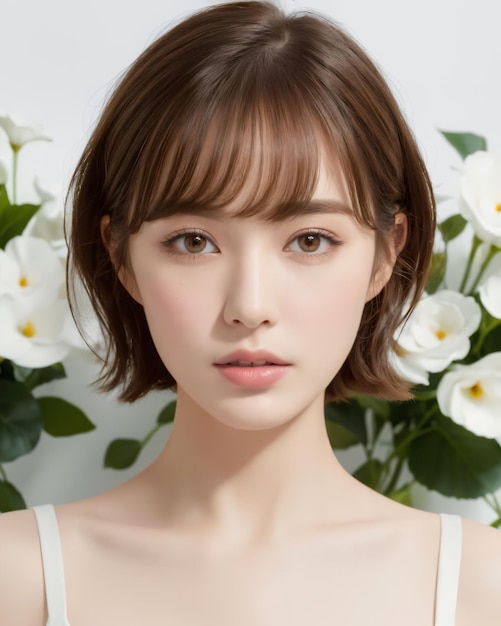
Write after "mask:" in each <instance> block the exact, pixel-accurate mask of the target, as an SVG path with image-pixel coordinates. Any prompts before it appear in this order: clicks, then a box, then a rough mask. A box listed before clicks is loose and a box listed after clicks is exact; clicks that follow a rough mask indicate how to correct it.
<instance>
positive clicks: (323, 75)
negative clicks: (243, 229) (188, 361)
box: [69, 1, 435, 402]
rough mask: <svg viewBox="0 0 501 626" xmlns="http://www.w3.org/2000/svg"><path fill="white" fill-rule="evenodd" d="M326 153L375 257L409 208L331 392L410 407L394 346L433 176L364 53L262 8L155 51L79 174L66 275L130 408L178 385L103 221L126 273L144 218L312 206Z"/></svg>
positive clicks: (413, 288)
mask: <svg viewBox="0 0 501 626" xmlns="http://www.w3.org/2000/svg"><path fill="white" fill-rule="evenodd" d="M320 145H321V146H322V149H323V150H325V151H326V152H327V156H328V155H329V152H330V154H332V155H336V157H337V158H338V159H339V162H340V164H341V167H342V170H343V173H344V175H345V178H346V181H347V185H348V189H349V193H350V197H351V202H352V205H353V210H354V212H355V216H356V218H357V219H358V221H359V222H360V223H361V224H363V225H365V226H367V227H369V228H372V229H374V230H375V231H376V241H377V251H379V252H377V254H378V253H379V254H381V251H383V253H384V251H385V249H386V248H385V241H386V240H387V236H388V234H389V233H391V232H392V228H393V226H394V222H395V214H396V213H397V212H399V211H401V212H404V213H405V214H406V216H407V221H408V233H409V234H408V238H407V241H406V244H405V246H404V248H403V250H402V251H401V253H400V254H399V256H398V258H397V261H396V265H395V268H394V271H393V274H392V277H391V278H390V280H389V282H388V283H387V285H386V286H385V287H384V289H383V290H382V291H381V293H380V294H379V295H378V296H376V297H375V298H373V299H372V300H371V301H370V302H368V303H367V305H366V307H365V310H364V313H363V316H362V320H361V326H360V329H359V333H358V336H357V338H356V340H355V343H354V345H353V348H352V350H351V352H350V354H349V356H348V358H347V360H346V362H345V363H344V365H343V366H342V368H341V370H340V371H339V373H338V374H337V375H336V377H335V378H334V380H333V381H332V382H331V384H330V385H329V387H328V389H327V398H328V399H335V400H340V399H345V398H347V397H349V396H350V395H351V394H353V393H366V394H370V395H375V396H378V397H384V398H387V399H404V398H408V397H409V391H408V383H406V382H405V381H403V380H402V379H401V378H400V377H399V375H398V374H397V373H396V372H395V371H394V369H393V367H392V365H391V362H390V351H391V350H392V349H394V347H395V342H394V334H395V330H396V328H397V326H398V325H399V323H401V321H402V319H403V317H404V316H405V313H406V311H407V313H408V312H409V311H410V308H409V306H406V305H408V304H409V302H410V307H411V308H412V307H413V306H414V305H415V303H416V302H417V300H418V298H419V296H420V294H421V291H422V289H423V286H424V282H425V278H426V273H427V269H428V266H429V263H430V258H431V253H432V242H433V236H434V231H435V206H434V201H433V193H432V189H431V184H430V181H429V177H428V174H427V172H426V168H425V166H424V164H423V161H422V159H421V156H420V154H419V150H418V149H417V146H416V143H415V140H414V138H413V136H412V133H411V131H410V130H409V128H408V126H407V124H406V122H405V120H404V118H403V116H402V113H401V111H400V110H399V107H398V105H397V103H396V101H395V99H394V97H393V95H392V94H391V92H390V90H389V88H388V86H387V84H386V82H385V80H384V78H383V77H382V75H381V73H380V71H379V70H378V69H377V67H376V66H375V65H374V63H373V62H372V61H371V60H370V59H369V58H368V56H367V54H366V53H365V52H364V51H363V50H362V49H361V47H360V46H359V45H358V44H357V43H355V42H354V41H353V39H351V38H350V37H349V36H348V35H347V34H346V33H345V32H344V31H343V30H342V29H340V28H339V27H338V26H337V25H336V24H335V23H333V22H332V21H330V20H329V19H327V18H325V17H322V16H319V15H316V14H313V13H310V12H303V13H296V14H293V15H286V14H284V13H283V12H282V11H281V10H280V9H279V8H277V7H276V6H274V5H273V4H271V3H268V2H259V1H251V2H235V3H226V4H221V5H217V6H214V7H211V8H208V9H206V10H202V11H200V12H198V13H196V14H194V15H192V16H191V17H189V18H188V19H186V20H185V21H183V22H181V23H179V24H178V25H176V26H175V27H174V28H173V29H172V30H170V31H169V32H167V33H166V34H164V35H163V36H162V37H160V38H159V39H158V40H157V41H155V42H154V43H153V44H152V45H151V46H150V47H149V48H148V49H147V50H146V51H145V52H144V53H143V54H142V55H141V56H140V57H139V58H138V59H137V60H136V61H135V63H134V64H133V65H132V66H131V67H130V69H129V70H128V71H127V72H126V73H125V75H124V77H123V78H122V80H121V81H120V82H119V84H118V86H117V87H116V89H115V91H114V93H113V95H112V96H111V98H110V100H109V102H108V104H107V105H106V107H105V109H104V112H103V114H102V117H101V119H100V121H99V123H98V124H97V127H96V129H95V131H94V133H93V135H92V137H91V139H90V141H89V143H88V145H87V147H86V149H85V152H84V154H83V156H82V158H81V160H80V162H79V164H78V167H77V169H76V172H75V174H74V176H73V179H72V183H71V186H70V195H69V197H71V198H72V205H73V212H72V222H71V235H70V241H69V248H70V269H71V270H72V271H75V272H76V273H77V274H78V275H79V277H80V278H81V279H82V280H83V284H84V286H85V289H86V291H87V293H88V294H89V296H90V299H91V302H92V303H93V306H94V308H95V311H96V313H97V316H98V319H99V321H100V323H101V326H102V328H103V331H104V337H105V341H106V348H105V354H104V355H103V356H102V358H103V369H102V372H101V377H100V378H99V381H98V382H99V383H100V387H101V388H102V389H103V390H111V389H114V388H117V387H118V388H120V396H119V397H120V398H121V399H122V400H125V401H130V402H132V401H134V400H136V399H137V398H139V397H140V396H142V395H144V394H146V393H147V392H148V391H150V390H151V389H162V388H169V387H173V386H174V385H175V380H174V379H173V378H172V376H171V375H170V373H169V372H168V371H167V370H166V368H165V366H164V365H163V363H162V361H161V360H160V357H159V356H158V354H157V351H156V349H155V346H154V344H153V341H152V339H151V336H150V332H149V329H148V325H147V322H146V319H145V315H144V312H143V309H142V307H141V306H140V305H139V304H138V303H137V302H135V301H134V300H133V299H132V297H131V296H130V295H129V293H128V292H127V291H126V290H125V289H124V287H123V286H122V284H121V283H120V281H119V280H118V277H117V272H116V268H115V267H114V266H113V265H112V263H111V260H110V257H109V254H108V251H107V250H106V248H105V246H104V245H103V242H102V240H101V235H100V220H101V217H102V216H103V215H109V216H110V229H111V233H112V237H113V240H114V242H116V251H117V259H116V260H115V261H116V262H118V264H119V265H126V264H127V263H128V257H127V250H128V245H127V244H128V238H129V236H130V235H131V234H132V233H135V232H137V231H138V230H139V228H140V226H141V224H142V222H143V221H145V220H153V219H156V218H159V217H162V216H167V215H172V214H175V213H177V212H186V211H189V209H190V207H192V208H193V207H196V208H197V210H199V209H200V208H203V207H211V208H214V207H221V206H225V205H227V204H228V203H230V202H232V201H233V200H235V199H236V198H239V197H240V195H242V194H241V191H242V189H243V188H244V186H250V187H251V188H252V193H249V194H247V193H246V194H245V196H246V197H247V198H249V199H252V201H251V202H247V203H246V205H245V206H242V207H241V210H240V211H239V213H238V214H239V215H244V216H247V215H256V214H262V215H264V216H265V217H266V218H267V219H271V220H277V219H283V218H285V217H287V215H288V214H290V210H291V207H294V210H295V211H297V209H298V205H300V206H306V204H307V202H308V200H309V199H310V198H311V196H312V193H313V191H314V189H315V184H316V181H317V177H318V170H319V161H320V152H321V150H320V148H319V146H320ZM239 194H240V195H239ZM72 276H73V274H72V272H70V273H69V277H70V279H69V281H70V282H69V287H70V289H69V291H70V293H71V292H72V289H71V287H72V285H73V284H74V281H72ZM71 299H72V304H73V306H72V308H73V310H76V304H75V298H74V297H73V296H71Z"/></svg>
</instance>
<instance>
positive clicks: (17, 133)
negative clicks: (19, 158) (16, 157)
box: [0, 115, 51, 150]
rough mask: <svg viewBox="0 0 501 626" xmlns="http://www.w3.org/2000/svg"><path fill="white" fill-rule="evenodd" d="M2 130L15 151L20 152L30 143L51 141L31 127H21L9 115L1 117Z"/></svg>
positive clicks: (0, 126) (0, 125)
mask: <svg viewBox="0 0 501 626" xmlns="http://www.w3.org/2000/svg"><path fill="white" fill-rule="evenodd" d="M0 128H3V130H4V131H5V133H6V135H7V137H8V139H9V143H10V145H11V146H12V148H13V149H14V150H19V149H20V148H22V147H23V146H24V144H25V143H28V142H30V141H51V139H50V138H49V137H46V136H45V135H42V133H40V132H38V131H37V130H36V129H34V128H31V127H30V126H19V125H18V124H16V123H15V122H14V121H13V120H12V119H11V118H10V117H9V116H8V115H5V116H1V115H0Z"/></svg>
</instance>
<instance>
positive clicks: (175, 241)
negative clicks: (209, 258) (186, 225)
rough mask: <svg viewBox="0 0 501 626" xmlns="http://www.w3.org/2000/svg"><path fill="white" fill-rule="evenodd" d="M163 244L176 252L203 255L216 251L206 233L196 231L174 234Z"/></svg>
mask: <svg viewBox="0 0 501 626" xmlns="http://www.w3.org/2000/svg"><path fill="white" fill-rule="evenodd" d="M163 245H164V246H165V247H166V248H168V249H169V250H171V251H172V252H174V253H176V254H191V255H203V254H209V253H211V252H217V251H218V249H217V247H216V245H215V244H214V243H213V242H212V241H211V240H210V238H209V237H208V235H206V234H205V233H203V232H197V231H190V232H183V233H177V234H174V235H172V236H171V237H169V238H168V239H166V240H165V241H164V242H163Z"/></svg>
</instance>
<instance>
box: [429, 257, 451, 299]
mask: <svg viewBox="0 0 501 626" xmlns="http://www.w3.org/2000/svg"><path fill="white" fill-rule="evenodd" d="M446 269H447V255H446V254H445V252H435V254H434V255H433V257H432V260H431V266H430V271H429V273H428V280H427V282H426V288H425V290H426V292H427V293H429V294H432V293H435V291H436V290H437V289H438V288H439V287H440V285H441V284H442V281H443V280H444V276H445V270H446Z"/></svg>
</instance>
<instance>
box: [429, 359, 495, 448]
mask: <svg viewBox="0 0 501 626" xmlns="http://www.w3.org/2000/svg"><path fill="white" fill-rule="evenodd" d="M437 401H438V406H439V407H440V410H441V411H442V413H443V414H444V415H447V416H448V417H450V418H451V419H452V420H454V421H455V422H456V423H457V424H460V425H461V426H464V427H465V428H467V429H468V430H470V431H471V432H472V433H475V434H476V435H480V436H483V437H492V438H498V437H501V352H493V353H492V354H488V355H487V356H484V357H483V358H482V359H480V360H478V361H477V362H476V363H472V364H471V365H457V366H456V368H455V369H454V370H453V371H451V372H447V373H446V374H444V376H443V378H442V380H441V381H440V384H439V385H438V389H437Z"/></svg>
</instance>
